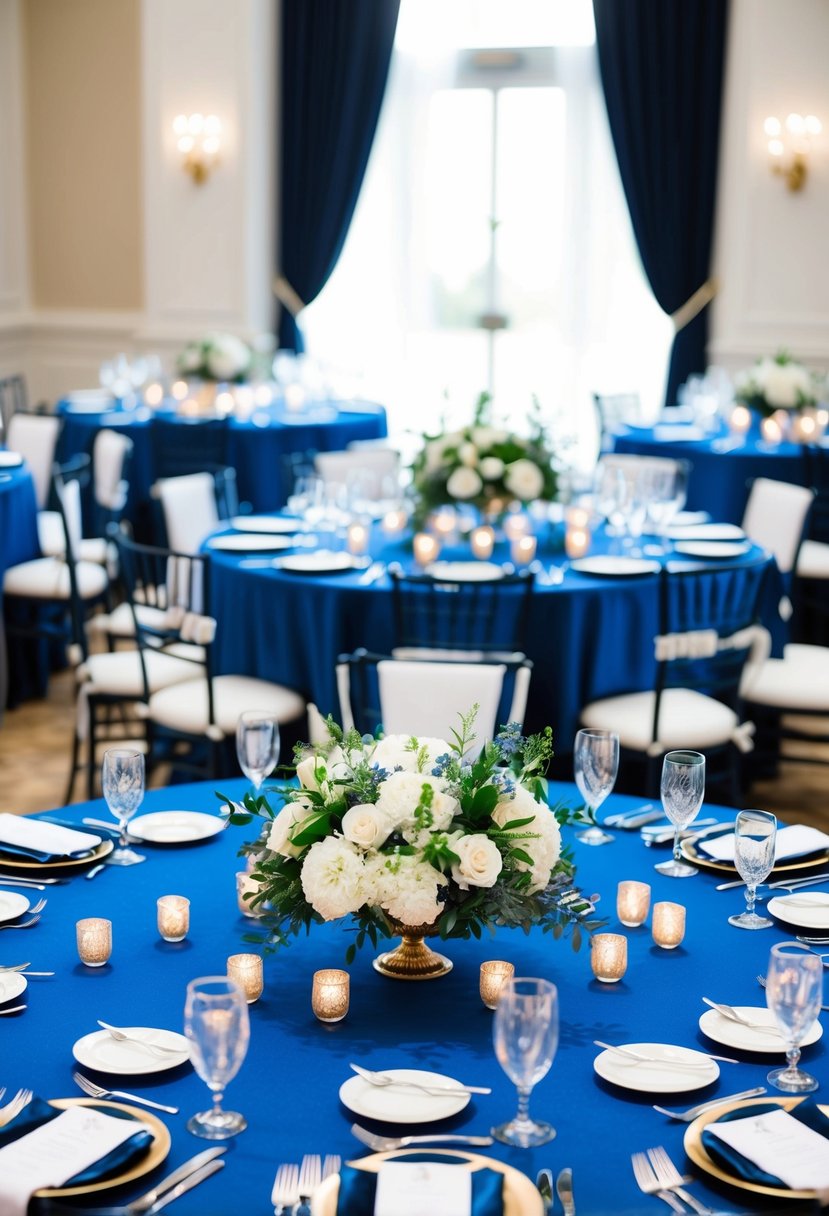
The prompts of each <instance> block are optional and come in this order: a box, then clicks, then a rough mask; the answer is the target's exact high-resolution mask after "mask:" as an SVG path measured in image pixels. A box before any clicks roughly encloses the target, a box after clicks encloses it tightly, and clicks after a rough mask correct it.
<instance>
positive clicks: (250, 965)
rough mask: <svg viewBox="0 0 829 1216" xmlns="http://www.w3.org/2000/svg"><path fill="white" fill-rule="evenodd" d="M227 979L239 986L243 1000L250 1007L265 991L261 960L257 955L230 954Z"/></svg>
mask: <svg viewBox="0 0 829 1216" xmlns="http://www.w3.org/2000/svg"><path fill="white" fill-rule="evenodd" d="M227 978H228V979H230V980H233V981H234V982H235V983H237V984H238V985H239V987H240V988H241V989H242V992H244V994H245V1000H246V1001H247V1003H248V1004H249V1005H252V1004H253V1002H254V1001H258V1000H259V998H260V996H261V995H262V993H263V991H264V989H265V977H264V974H263V969H262V959H261V958H260V957H259V955H258V954H231V956H230V958H229V959H228V960H227Z"/></svg>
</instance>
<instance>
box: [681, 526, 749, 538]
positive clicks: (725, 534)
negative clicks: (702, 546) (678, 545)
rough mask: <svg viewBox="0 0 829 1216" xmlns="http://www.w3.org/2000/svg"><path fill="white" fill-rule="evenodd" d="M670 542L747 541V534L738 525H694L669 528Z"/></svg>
mask: <svg viewBox="0 0 829 1216" xmlns="http://www.w3.org/2000/svg"><path fill="white" fill-rule="evenodd" d="M667 536H668V539H669V540H745V538H746V534H745V532H744V531H743V529H742V528H740V527H738V525H737V524H693V525H692V526H691V527H687V526H685V527H683V526H681V525H678V524H674V525H673V526H672V527H670V528H668V532H667Z"/></svg>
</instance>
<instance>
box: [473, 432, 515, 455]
mask: <svg viewBox="0 0 829 1216" xmlns="http://www.w3.org/2000/svg"><path fill="white" fill-rule="evenodd" d="M471 436H472V442H473V443H474V444H475V446H476V447H477V448H478V450H479V451H481V452H485V451H487V450H488V449H489V448H492V447H494V446H495V444H496V443H506V441H507V440H508V439H509V434H508V433H507V431H502V430H499V429H498V427H494V426H473V428H472V431H471Z"/></svg>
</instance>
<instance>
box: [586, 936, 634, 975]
mask: <svg viewBox="0 0 829 1216" xmlns="http://www.w3.org/2000/svg"><path fill="white" fill-rule="evenodd" d="M627 965H628V939H627V938H626V937H625V936H624V935H623V934H621V933H597V934H596V935H595V937H594V938H593V940H592V942H591V945H590V966H591V967H592V968H593V974H594V975H595V977H596V979H597V980H601V982H602V983H603V984H615V983H616V982H617V981H618V980H620V979H621V978H622V976H623V975H624V974H625V972H626V971H627Z"/></svg>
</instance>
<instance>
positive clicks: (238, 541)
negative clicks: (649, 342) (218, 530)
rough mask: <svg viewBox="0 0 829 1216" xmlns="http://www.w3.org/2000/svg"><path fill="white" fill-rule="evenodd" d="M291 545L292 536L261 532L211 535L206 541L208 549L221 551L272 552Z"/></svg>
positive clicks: (292, 541) (290, 547) (288, 547)
mask: <svg viewBox="0 0 829 1216" xmlns="http://www.w3.org/2000/svg"><path fill="white" fill-rule="evenodd" d="M293 546H294V539H293V537H292V536H266V535H265V534H264V533H262V532H231V533H229V534H228V535H227V536H213V537H211V538H210V540H209V541H208V542H207V547H208V549H218V550H219V551H221V552H222V553H274V552H275V551H276V550H277V549H292V548H293Z"/></svg>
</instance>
